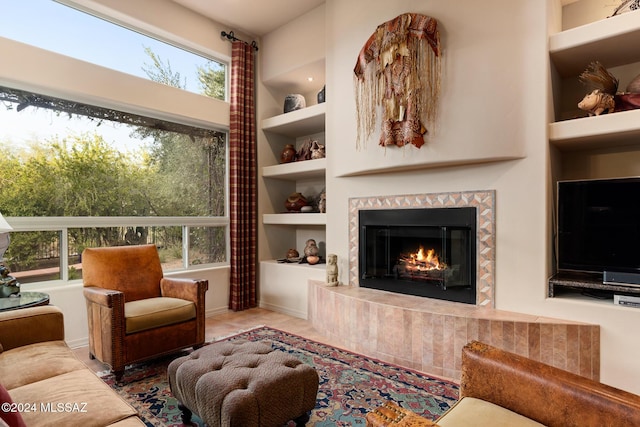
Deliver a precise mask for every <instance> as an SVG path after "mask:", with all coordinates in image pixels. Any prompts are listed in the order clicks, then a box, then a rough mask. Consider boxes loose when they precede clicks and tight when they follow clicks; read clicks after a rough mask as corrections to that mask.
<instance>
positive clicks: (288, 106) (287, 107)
mask: <svg viewBox="0 0 640 427" xmlns="http://www.w3.org/2000/svg"><path fill="white" fill-rule="evenodd" d="M306 106H307V102H306V101H305V99H304V96H302V95H300V94H299V93H292V94H289V95H287V96H286V97H285V98H284V112H285V113H288V112H290V111H295V110H300V109H302V108H304V107H306Z"/></svg>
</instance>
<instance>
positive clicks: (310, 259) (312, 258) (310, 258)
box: [307, 255, 320, 265]
mask: <svg viewBox="0 0 640 427" xmlns="http://www.w3.org/2000/svg"><path fill="white" fill-rule="evenodd" d="M307 262H308V263H309V264H311V265H315V264H317V263H319V262H320V257H319V256H315V255H312V256H308V257H307Z"/></svg>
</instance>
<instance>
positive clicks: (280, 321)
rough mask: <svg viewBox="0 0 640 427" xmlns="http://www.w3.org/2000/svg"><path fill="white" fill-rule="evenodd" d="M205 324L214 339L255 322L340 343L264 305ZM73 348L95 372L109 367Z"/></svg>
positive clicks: (209, 337) (85, 350)
mask: <svg viewBox="0 0 640 427" xmlns="http://www.w3.org/2000/svg"><path fill="white" fill-rule="evenodd" d="M206 324H207V326H206V327H207V331H206V336H205V339H206V341H213V340H215V339H216V338H221V337H224V336H228V335H231V334H234V333H236V332H239V331H242V330H246V329H251V328H253V327H255V326H269V327H272V328H275V329H280V330H282V331H286V332H289V333H292V334H296V335H301V336H303V337H305V338H309V339H312V340H315V341H320V342H323V343H325V344H331V345H337V344H336V343H332V342H331V341H330V340H329V339H327V338H326V337H324V336H322V335H321V334H319V333H318V332H317V331H316V330H315V329H314V328H313V326H311V324H310V323H309V322H308V321H307V320H304V319H299V318H297V317H292V316H288V315H286V314H282V313H277V312H274V311H270V310H266V309H263V308H252V309H250V310H244V311H238V312H228V313H225V314H220V315H217V316H212V317H208V318H207V320H206ZM74 352H75V354H76V356H77V357H78V358H80V360H82V361H83V362H84V363H85V364H86V365H87V366H88V367H89V368H91V369H93V370H94V371H95V372H100V371H104V370H106V369H107V368H106V367H105V366H104V365H103V364H101V363H100V362H98V361H97V360H91V359H89V348H88V347H80V348H77V349H75V350H74Z"/></svg>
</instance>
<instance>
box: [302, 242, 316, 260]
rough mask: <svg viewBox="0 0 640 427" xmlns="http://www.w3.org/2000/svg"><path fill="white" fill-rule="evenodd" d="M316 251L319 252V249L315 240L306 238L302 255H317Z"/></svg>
mask: <svg viewBox="0 0 640 427" xmlns="http://www.w3.org/2000/svg"><path fill="white" fill-rule="evenodd" d="M318 252H320V249H318V244H317V243H316V241H315V240H314V239H309V240H307V242H306V246H305V247H304V256H306V257H310V256H311V257H315V256H318Z"/></svg>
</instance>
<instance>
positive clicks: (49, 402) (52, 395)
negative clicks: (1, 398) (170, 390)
mask: <svg viewBox="0 0 640 427" xmlns="http://www.w3.org/2000/svg"><path fill="white" fill-rule="evenodd" d="M9 394H10V395H11V398H12V399H13V401H14V402H29V403H34V404H35V405H36V408H37V411H34V412H23V413H22V418H23V419H24V422H25V424H26V425H28V426H29V427H42V426H51V427H59V426H83V427H104V426H108V425H110V424H113V423H116V422H118V421H121V420H125V419H127V418H128V417H131V416H134V415H137V412H136V410H135V409H134V408H133V407H132V406H131V405H129V404H128V403H127V402H125V401H124V400H122V399H120V397H118V395H117V394H116V393H114V392H113V390H112V389H111V387H109V386H108V385H107V384H106V383H105V382H103V381H102V380H101V379H100V378H98V377H97V376H96V375H95V374H93V372H91V371H89V370H88V369H83V370H81V371H74V372H68V373H66V374H62V375H58V376H56V377H53V378H49V379H46V380H42V381H38V382H36V383H31V384H27V385H24V386H22V387H18V388H15V389H13V390H9ZM65 404H68V405H67V406H65ZM59 405H62V406H59ZM69 405H70V406H69Z"/></svg>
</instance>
